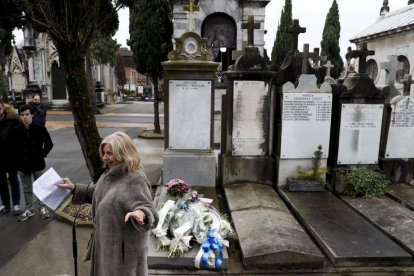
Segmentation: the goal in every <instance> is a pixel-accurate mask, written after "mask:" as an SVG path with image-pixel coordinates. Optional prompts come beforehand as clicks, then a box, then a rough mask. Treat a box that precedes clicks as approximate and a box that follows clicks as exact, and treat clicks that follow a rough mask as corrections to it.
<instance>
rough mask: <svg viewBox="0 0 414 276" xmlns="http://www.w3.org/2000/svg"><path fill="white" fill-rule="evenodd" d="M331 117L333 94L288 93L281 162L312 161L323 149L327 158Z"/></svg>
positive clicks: (284, 107) (285, 94)
mask: <svg viewBox="0 0 414 276" xmlns="http://www.w3.org/2000/svg"><path fill="white" fill-rule="evenodd" d="M331 113H332V94H330V93H284V94H283V111H282V141H281V151H280V156H281V158H282V159H289V158H312V157H313V155H314V152H315V151H316V150H317V149H318V146H319V145H321V146H322V152H323V156H322V157H323V158H326V157H327V156H328V150H329V137H330V128H331Z"/></svg>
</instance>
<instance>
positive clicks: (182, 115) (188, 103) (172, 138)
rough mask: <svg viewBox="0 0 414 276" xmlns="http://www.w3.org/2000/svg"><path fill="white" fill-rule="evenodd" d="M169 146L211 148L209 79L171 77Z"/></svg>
mask: <svg viewBox="0 0 414 276" xmlns="http://www.w3.org/2000/svg"><path fill="white" fill-rule="evenodd" d="M168 85H169V105H168V107H169V111H168V117H169V132H168V135H169V148H170V149H210V148H211V125H212V110H211V109H212V102H211V97H212V90H211V81H201V80H170V82H169V84H168Z"/></svg>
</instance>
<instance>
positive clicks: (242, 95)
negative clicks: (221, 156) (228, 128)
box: [233, 81, 268, 156]
mask: <svg viewBox="0 0 414 276" xmlns="http://www.w3.org/2000/svg"><path fill="white" fill-rule="evenodd" d="M233 91H234V95H233V97H234V100H233V114H234V117H233V155H235V156H237V155H239V156H240V155H264V154H265V151H264V148H265V146H264V143H265V129H264V128H265V127H267V126H264V121H265V120H264V118H263V116H264V111H265V110H266V109H265V105H266V98H267V92H268V85H267V83H265V82H264V81H234V88H233Z"/></svg>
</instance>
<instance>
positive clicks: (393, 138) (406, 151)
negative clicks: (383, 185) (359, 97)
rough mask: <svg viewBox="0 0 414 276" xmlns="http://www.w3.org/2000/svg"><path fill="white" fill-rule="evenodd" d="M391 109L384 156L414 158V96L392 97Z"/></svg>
mask: <svg viewBox="0 0 414 276" xmlns="http://www.w3.org/2000/svg"><path fill="white" fill-rule="evenodd" d="M391 109H392V112H391V121H390V128H389V131H388V139H387V146H386V150H385V158H414V146H413V142H414V98H413V97H410V96H397V97H394V98H393V99H392V100H391Z"/></svg>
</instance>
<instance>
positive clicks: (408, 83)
mask: <svg viewBox="0 0 414 276" xmlns="http://www.w3.org/2000/svg"><path fill="white" fill-rule="evenodd" d="M402 83H403V84H404V93H403V94H404V96H410V91H411V84H413V83H414V80H413V76H412V75H408V74H405V75H404V78H403V79H402Z"/></svg>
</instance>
